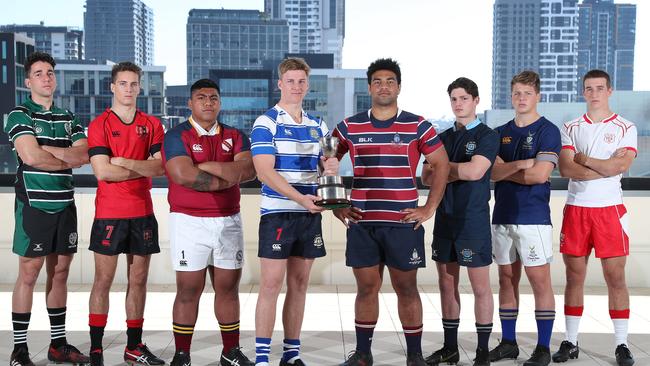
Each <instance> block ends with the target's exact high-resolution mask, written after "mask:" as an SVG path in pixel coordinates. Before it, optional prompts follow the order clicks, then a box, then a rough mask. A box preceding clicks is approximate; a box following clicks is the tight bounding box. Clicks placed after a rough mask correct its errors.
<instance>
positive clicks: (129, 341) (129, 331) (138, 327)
mask: <svg viewBox="0 0 650 366" xmlns="http://www.w3.org/2000/svg"><path fill="white" fill-rule="evenodd" d="M143 324H144V319H127V320H126V348H128V349H135V347H137V346H138V344H141V343H142V325H143Z"/></svg>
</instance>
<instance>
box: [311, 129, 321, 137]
mask: <svg viewBox="0 0 650 366" xmlns="http://www.w3.org/2000/svg"><path fill="white" fill-rule="evenodd" d="M309 136H311V138H312V139H314V140H318V139H319V138H320V135H319V134H318V131H316V129H315V128H310V129H309Z"/></svg>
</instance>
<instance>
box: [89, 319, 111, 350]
mask: <svg viewBox="0 0 650 366" xmlns="http://www.w3.org/2000/svg"><path fill="white" fill-rule="evenodd" d="M107 320H108V314H89V315H88V325H89V326H90V351H91V352H93V351H98V350H99V351H101V350H102V338H104V328H106V321H107Z"/></svg>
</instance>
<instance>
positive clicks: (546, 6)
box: [539, 0, 578, 102]
mask: <svg viewBox="0 0 650 366" xmlns="http://www.w3.org/2000/svg"><path fill="white" fill-rule="evenodd" d="M541 17H542V19H541V24H540V46H539V47H540V50H539V51H540V53H539V74H540V78H541V81H542V85H541V91H542V98H541V101H542V102H575V100H576V80H577V79H576V77H577V75H578V66H577V61H578V0H542V4H541Z"/></svg>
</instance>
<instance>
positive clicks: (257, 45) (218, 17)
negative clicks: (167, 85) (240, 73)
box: [187, 9, 289, 85]
mask: <svg viewBox="0 0 650 366" xmlns="http://www.w3.org/2000/svg"><path fill="white" fill-rule="evenodd" d="M288 49H289V27H288V26H287V21H286V20H279V19H276V20H272V19H269V18H268V17H265V14H264V13H261V12H259V11H257V10H227V9H192V10H190V12H189V16H188V18H187V83H188V84H190V85H191V84H192V83H193V82H195V81H196V80H198V79H201V78H207V77H209V75H210V71H209V70H261V69H264V68H265V62H266V63H268V62H267V61H269V60H274V62H273V63H275V64H276V65H277V63H278V61H279V60H281V59H282V58H283V57H284V55H285V54H286V53H287V52H288Z"/></svg>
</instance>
